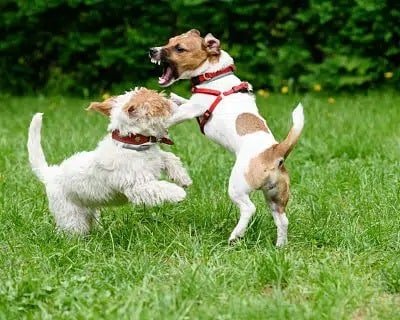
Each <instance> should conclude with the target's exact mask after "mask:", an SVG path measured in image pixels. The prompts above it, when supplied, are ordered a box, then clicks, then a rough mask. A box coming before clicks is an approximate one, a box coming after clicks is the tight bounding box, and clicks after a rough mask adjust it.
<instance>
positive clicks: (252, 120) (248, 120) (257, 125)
mask: <svg viewBox="0 0 400 320" xmlns="http://www.w3.org/2000/svg"><path fill="white" fill-rule="evenodd" d="M257 131H264V132H267V133H268V132H269V130H268V128H267V126H266V125H265V123H264V121H263V120H261V119H260V118H259V117H257V116H256V115H254V114H252V113H241V114H239V116H238V117H237V118H236V132H237V134H238V135H239V136H244V135H246V134H250V133H254V132H257Z"/></svg>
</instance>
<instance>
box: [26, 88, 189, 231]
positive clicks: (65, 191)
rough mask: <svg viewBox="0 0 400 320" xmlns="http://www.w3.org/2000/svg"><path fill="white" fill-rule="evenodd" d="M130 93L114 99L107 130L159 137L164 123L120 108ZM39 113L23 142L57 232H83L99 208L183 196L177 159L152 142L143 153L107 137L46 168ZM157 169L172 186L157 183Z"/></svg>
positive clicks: (185, 180) (182, 178)
mask: <svg viewBox="0 0 400 320" xmlns="http://www.w3.org/2000/svg"><path fill="white" fill-rule="evenodd" d="M135 91H136V89H135V90H133V91H130V92H127V93H126V94H125V95H121V96H119V97H118V98H117V99H115V105H114V106H113V108H112V111H111V116H110V118H111V119H110V125H109V130H110V131H111V130H114V129H118V130H120V132H121V133H125V134H127V133H129V132H131V133H141V134H151V135H154V136H157V137H162V136H163V135H164V134H165V132H166V129H165V125H164V122H165V119H160V118H158V119H147V120H146V119H143V118H140V117H138V118H136V117H134V118H133V117H130V116H129V115H128V114H127V112H124V111H123V108H122V106H123V105H124V103H125V102H126V101H127V100H129V98H130V97H131V95H133V94H135ZM41 125H42V114H41V113H37V114H36V115H34V117H33V119H32V122H31V125H30V128H29V138H28V151H29V160H30V163H31V166H32V170H33V172H34V173H35V174H36V175H37V176H38V178H39V179H40V180H41V181H42V182H43V183H44V184H45V187H46V193H47V196H48V199H49V207H50V211H51V212H52V213H53V214H54V217H55V220H56V224H57V226H58V228H59V229H62V230H66V231H69V232H73V233H80V234H83V233H87V232H88V231H89V230H90V228H91V226H92V225H94V224H95V223H96V222H97V221H98V218H99V212H98V208H99V207H100V206H103V205H106V204H118V203H124V202H127V201H129V202H130V203H132V204H147V205H158V204H160V203H162V202H164V201H169V202H178V201H182V200H183V199H184V198H185V196H186V192H185V190H184V189H183V188H182V187H180V186H188V185H190V184H191V179H190V177H189V176H188V174H187V172H186V170H185V168H184V167H183V166H182V163H181V161H180V159H179V158H178V157H177V156H175V155H174V154H172V153H170V152H165V151H163V150H161V149H160V148H159V146H158V145H157V144H150V148H149V149H148V150H145V151H134V150H129V149H124V148H123V147H122V144H121V143H119V142H116V141H114V140H113V139H112V138H111V134H107V136H106V137H105V138H104V139H103V140H102V141H100V143H99V144H98V146H97V148H96V149H95V150H93V151H90V152H79V153H76V154H75V155H73V156H72V157H70V158H68V159H66V160H64V161H63V162H62V163H61V164H59V165H52V166H48V165H47V163H46V160H45V157H44V154H43V150H42V147H41V145H40V130H41ZM162 171H165V172H166V173H167V175H168V177H169V178H171V179H172V180H174V181H175V182H176V183H177V184H179V185H180V186H178V185H177V184H174V183H171V182H167V181H160V180H159V179H160V176H161V173H162Z"/></svg>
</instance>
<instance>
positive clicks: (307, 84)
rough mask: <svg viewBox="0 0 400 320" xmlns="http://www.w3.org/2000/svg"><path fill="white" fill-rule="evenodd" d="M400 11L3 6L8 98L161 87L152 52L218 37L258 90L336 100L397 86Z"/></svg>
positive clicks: (371, 5) (291, 1)
mask: <svg viewBox="0 0 400 320" xmlns="http://www.w3.org/2000/svg"><path fill="white" fill-rule="evenodd" d="M398 21H400V2H397V1H389V0H337V1H330V0H308V1H306V0H304V1H298V0H287V1H279V0H269V1H235V0H232V1H204V0H191V1H189V0H174V1H143V0H130V1H122V0H120V1H117V0H116V1H106V0H31V1H23V0H18V1H14V0H2V1H1V3H0V34H1V35H2V38H3V39H2V40H1V41H0V57H1V58H0V86H1V91H11V92H17V93H20V92H26V91H27V90H47V91H57V92H70V93H78V94H82V93H83V94H85V95H88V94H91V93H96V92H99V91H103V90H109V89H110V88H112V87H113V86H116V85H120V86H124V87H125V88H126V86H127V87H130V86H132V85H134V84H146V85H150V86H152V85H155V83H154V81H155V80H154V79H156V78H157V76H158V75H159V70H155V67H154V65H152V64H150V63H149V62H148V58H147V51H148V48H149V47H151V46H154V45H161V44H163V43H164V42H165V41H166V40H167V39H168V38H169V37H170V36H171V35H174V34H177V33H180V32H183V31H186V30H187V29H190V28H197V29H199V30H201V32H202V33H203V34H205V33H207V32H212V33H213V34H214V35H215V36H217V37H219V38H220V39H221V41H222V43H223V46H224V48H225V49H227V50H229V52H230V53H231V54H232V55H233V56H234V58H235V59H236V61H237V65H238V73H239V75H240V76H241V77H243V78H244V79H246V80H249V81H251V82H252V83H253V84H254V86H255V87H256V88H270V89H278V88H280V87H281V86H288V87H289V88H290V90H292V88H299V89H309V88H312V87H314V88H315V86H317V87H316V88H317V89H318V88H319V87H318V86H322V87H323V88H329V89H333V90H339V89H353V88H357V87H366V86H371V85H377V84H380V83H381V82H382V80H383V79H384V78H385V77H386V78H387V79H390V80H389V82H390V83H392V84H394V83H395V82H396V80H398V79H399V72H398V71H397V69H396V68H397V67H398V66H399V65H400V24H399V23H398Z"/></svg>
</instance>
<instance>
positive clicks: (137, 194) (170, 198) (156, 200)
mask: <svg viewBox="0 0 400 320" xmlns="http://www.w3.org/2000/svg"><path fill="white" fill-rule="evenodd" d="M124 194H125V196H126V197H127V198H128V199H129V201H130V202H132V203H133V204H147V205H150V206H156V205H159V204H161V203H163V202H179V201H182V200H183V199H185V197H186V191H185V190H184V189H183V188H181V187H180V186H178V185H176V184H175V183H171V182H168V181H157V180H154V181H149V182H146V183H144V184H141V185H137V186H134V187H131V188H126V190H125V191H124Z"/></svg>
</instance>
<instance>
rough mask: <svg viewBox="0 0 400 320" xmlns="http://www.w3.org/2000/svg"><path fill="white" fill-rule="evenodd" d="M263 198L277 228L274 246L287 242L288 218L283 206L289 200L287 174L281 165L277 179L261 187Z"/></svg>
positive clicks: (280, 245)
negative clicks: (267, 204)
mask: <svg viewBox="0 0 400 320" xmlns="http://www.w3.org/2000/svg"><path fill="white" fill-rule="evenodd" d="M263 193H264V197H265V200H266V201H267V202H268V203H269V206H270V207H271V210H272V217H273V218H274V222H275V225H276V229H277V239H276V246H277V247H282V246H284V245H285V244H287V232H288V225H289V220H288V218H287V217H286V213H285V208H286V205H287V203H288V200H289V175H288V173H287V172H286V170H285V168H284V167H282V169H281V172H280V175H279V176H278V179H277V181H275V182H274V183H273V184H270V185H267V186H264V187H263Z"/></svg>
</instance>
